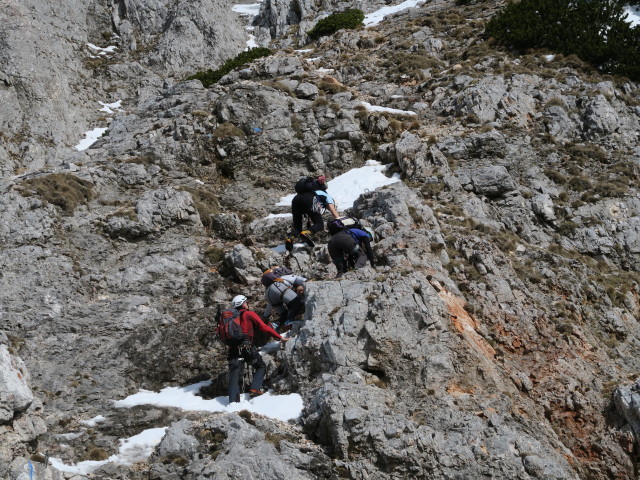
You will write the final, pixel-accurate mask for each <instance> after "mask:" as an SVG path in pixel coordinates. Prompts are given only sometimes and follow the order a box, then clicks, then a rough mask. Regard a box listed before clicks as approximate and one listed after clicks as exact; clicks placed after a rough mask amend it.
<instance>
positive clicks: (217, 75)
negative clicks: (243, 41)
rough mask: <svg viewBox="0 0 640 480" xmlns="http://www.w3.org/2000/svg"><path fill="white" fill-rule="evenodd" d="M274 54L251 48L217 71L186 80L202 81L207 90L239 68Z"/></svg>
mask: <svg viewBox="0 0 640 480" xmlns="http://www.w3.org/2000/svg"><path fill="white" fill-rule="evenodd" d="M272 53H273V52H272V51H271V50H270V49H268V48H263V47H258V48H251V49H249V50H246V51H244V52H242V53H241V54H239V55H237V56H236V57H234V58H232V59H229V60H227V61H226V62H225V63H224V65H222V66H221V67H220V68H218V69H217V70H205V71H204V72H198V73H196V74H194V75H191V76H190V77H187V78H186V80H200V81H201V82H202V85H203V86H204V87H205V88H209V87H210V86H211V85H213V84H214V83H217V82H218V81H219V80H220V79H221V78H222V77H224V76H225V75H226V74H227V73H229V72H231V71H233V70H235V69H236V68H238V67H241V66H243V65H246V64H247V63H249V62H252V61H253V60H255V59H257V58H262V57H268V56H269V55H271V54H272Z"/></svg>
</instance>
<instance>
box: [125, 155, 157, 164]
mask: <svg viewBox="0 0 640 480" xmlns="http://www.w3.org/2000/svg"><path fill="white" fill-rule="evenodd" d="M154 162H155V157H154V156H153V155H138V156H135V157H131V158H128V159H126V160H125V163H137V164H139V165H145V166H149V165H153V164H154Z"/></svg>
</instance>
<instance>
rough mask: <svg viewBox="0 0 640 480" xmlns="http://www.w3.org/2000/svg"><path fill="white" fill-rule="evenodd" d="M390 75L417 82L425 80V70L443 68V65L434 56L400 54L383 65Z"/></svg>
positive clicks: (419, 53) (418, 53)
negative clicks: (404, 77)
mask: <svg viewBox="0 0 640 480" xmlns="http://www.w3.org/2000/svg"><path fill="white" fill-rule="evenodd" d="M382 66H383V67H385V68H387V69H388V72H389V74H390V75H393V76H395V77H396V79H398V78H399V77H402V76H406V77H411V78H414V79H416V80H425V75H424V73H423V70H428V69H432V68H441V66H442V63H441V62H440V60H438V59H437V58H436V57H434V56H433V55H429V54H427V53H424V52H422V53H421V52H416V53H400V54H397V55H394V56H393V58H390V59H388V60H387V61H385V62H384V63H383V64H382Z"/></svg>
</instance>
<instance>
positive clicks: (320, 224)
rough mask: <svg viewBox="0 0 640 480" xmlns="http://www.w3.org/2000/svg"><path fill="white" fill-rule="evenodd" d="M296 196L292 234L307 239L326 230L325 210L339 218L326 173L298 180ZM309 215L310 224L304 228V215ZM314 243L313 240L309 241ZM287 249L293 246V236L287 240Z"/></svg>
mask: <svg viewBox="0 0 640 480" xmlns="http://www.w3.org/2000/svg"><path fill="white" fill-rule="evenodd" d="M295 190H296V196H295V197H293V200H292V201H291V213H292V215H293V231H292V236H294V237H295V236H301V237H303V239H305V240H306V239H307V238H308V237H309V235H312V234H314V233H316V232H319V231H321V230H324V220H323V218H322V214H323V212H324V210H325V209H326V210H329V212H330V213H331V215H332V216H333V218H339V217H340V214H339V213H338V211H337V210H336V206H335V201H334V200H333V198H332V197H331V195H329V193H327V183H326V178H325V176H324V175H320V176H318V177H316V178H312V177H304V178H301V179H300V180H298V182H297V183H296V186H295ZM305 215H306V216H307V217H308V219H309V221H308V222H307V223H308V225H307V226H306V227H305V228H303V225H302V222H303V217H304V216H305ZM308 243H312V242H308ZM285 246H286V247H287V250H291V249H292V248H293V238H291V237H289V238H287V240H286V244H285Z"/></svg>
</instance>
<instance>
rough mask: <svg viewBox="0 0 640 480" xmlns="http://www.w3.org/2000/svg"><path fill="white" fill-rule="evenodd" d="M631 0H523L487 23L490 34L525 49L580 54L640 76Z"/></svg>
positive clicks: (639, 37) (606, 68)
mask: <svg viewBox="0 0 640 480" xmlns="http://www.w3.org/2000/svg"><path fill="white" fill-rule="evenodd" d="M626 3H627V0H521V1H520V2H510V3H509V4H507V6H506V7H505V8H504V9H503V10H502V11H501V12H499V13H498V14H497V15H496V16H494V17H493V18H492V19H491V21H489V23H488V24H487V27H486V29H485V32H486V34H488V35H490V36H492V37H494V38H496V39H497V40H498V41H499V42H500V43H502V44H504V45H506V46H508V47H511V48H516V49H519V50H526V49H530V48H544V49H550V50H552V51H554V52H558V53H562V54H564V55H571V54H575V55H577V56H578V57H579V58H580V59H582V60H584V61H586V62H589V63H590V64H592V65H594V66H595V67H597V68H598V69H599V70H600V71H602V72H605V73H613V74H617V75H623V76H626V77H629V78H630V79H631V80H636V81H637V80H640V62H638V61H637V59H638V58H640V29H638V28H632V27H631V25H630V24H629V23H627V22H625V21H624V17H625V12H624V7H625V5H626Z"/></svg>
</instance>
